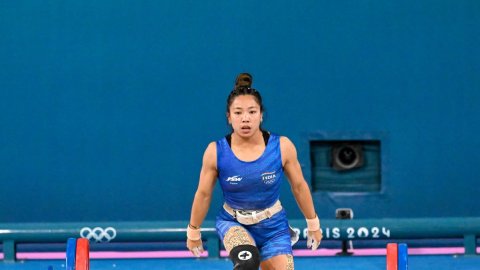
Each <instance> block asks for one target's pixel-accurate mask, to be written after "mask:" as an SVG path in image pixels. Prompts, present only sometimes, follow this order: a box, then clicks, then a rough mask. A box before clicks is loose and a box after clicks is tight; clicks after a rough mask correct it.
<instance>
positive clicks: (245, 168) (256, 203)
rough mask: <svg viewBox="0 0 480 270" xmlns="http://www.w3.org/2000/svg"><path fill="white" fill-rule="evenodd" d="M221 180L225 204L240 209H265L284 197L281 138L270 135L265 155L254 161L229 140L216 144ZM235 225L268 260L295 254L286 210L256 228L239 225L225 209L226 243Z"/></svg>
mask: <svg viewBox="0 0 480 270" xmlns="http://www.w3.org/2000/svg"><path fill="white" fill-rule="evenodd" d="M216 146H217V169H218V180H219V182H220V186H221V188H222V191H223V196H224V199H225V202H226V203H227V204H228V205H229V206H230V207H232V208H233V209H237V210H262V209H265V208H268V207H270V206H272V205H273V204H274V203H275V202H276V201H277V200H278V199H279V196H280V185H281V183H282V180H283V167H282V156H281V151H280V136H278V135H275V134H270V138H269V140H268V143H267V145H266V147H265V151H264V152H263V154H262V155H261V156H260V157H259V158H258V159H257V160H254V161H249V162H247V161H242V160H240V159H238V158H237V157H236V156H235V154H234V153H233V151H232V149H231V147H230V145H229V144H228V142H227V140H226V138H222V139H220V140H218V141H217V142H216ZM232 226H241V227H243V228H245V229H246V230H247V231H248V232H249V233H250V235H251V236H252V238H253V239H254V240H255V244H256V246H257V247H258V249H259V250H260V255H261V257H262V258H261V259H262V261H263V260H266V259H269V258H271V257H273V256H276V255H280V254H292V247H291V244H290V232H289V228H288V221H287V216H286V213H285V210H281V211H280V212H279V213H277V214H275V215H274V216H273V217H271V218H269V219H266V220H263V221H261V222H260V223H257V224H254V225H242V224H240V223H238V222H237V221H236V220H235V219H234V218H233V217H232V216H231V215H230V214H229V213H227V212H226V211H225V210H224V209H223V208H222V209H221V210H220V212H219V213H218V215H217V220H216V228H217V233H218V235H219V236H220V238H221V239H222V240H223V238H224V237H225V234H226V233H227V231H228V230H229V229H230V228H231V227H232Z"/></svg>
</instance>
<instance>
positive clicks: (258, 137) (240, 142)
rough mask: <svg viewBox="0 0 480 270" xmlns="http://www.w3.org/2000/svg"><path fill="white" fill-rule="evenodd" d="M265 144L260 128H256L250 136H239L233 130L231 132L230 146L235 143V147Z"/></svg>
mask: <svg viewBox="0 0 480 270" xmlns="http://www.w3.org/2000/svg"><path fill="white" fill-rule="evenodd" d="M259 144H261V145H265V142H264V141H263V134H262V131H261V130H260V129H258V130H257V131H256V132H255V133H254V134H253V135H252V136H250V137H247V138H245V137H241V136H239V135H238V134H236V133H235V132H233V134H232V146H233V145H235V146H237V147H248V146H255V145H259Z"/></svg>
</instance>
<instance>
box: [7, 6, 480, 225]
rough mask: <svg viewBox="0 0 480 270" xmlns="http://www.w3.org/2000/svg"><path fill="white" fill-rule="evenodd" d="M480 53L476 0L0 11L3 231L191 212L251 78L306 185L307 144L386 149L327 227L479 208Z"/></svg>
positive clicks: (470, 212) (323, 206) (326, 212)
mask: <svg viewBox="0 0 480 270" xmlns="http://www.w3.org/2000/svg"><path fill="white" fill-rule="evenodd" d="M479 48H480V2H479V1H476V0H471V1H467V0H464V1H437V0H436V1H433V0H431V1H425V0H423V1H413V0H412V1H366V0H365V1H333V2H332V1H284V0H281V1H262V2H258V1H213V0H212V1H186V0H182V1H87V0H85V1H53V0H52V1H1V2H0V63H1V68H0V109H1V114H0V181H1V182H0V183H1V184H0V222H22V221H90V220H92V221H117V220H119V221H120V220H186V219H188V217H189V212H190V206H191V202H192V198H193V194H194V191H195V189H196V185H197V180H198V174H199V169H200V166H201V158H202V153H203V151H204V149H205V147H206V145H207V144H208V143H209V142H210V141H212V140H215V139H217V138H220V137H221V136H223V135H224V134H225V133H227V132H228V130H229V129H228V127H227V125H226V121H225V113H224V110H225V99H226V96H227V95H228V92H229V90H230V89H231V87H232V85H233V80H234V77H235V75H236V74H237V73H239V72H244V71H248V72H250V73H252V74H253V75H254V77H255V78H254V79H255V81H254V86H255V87H256V88H257V89H259V90H260V91H261V93H262V95H263V96H264V99H265V105H266V108H267V112H266V115H265V119H266V127H267V128H268V129H269V130H271V131H274V132H277V133H280V134H283V135H286V136H288V137H289V138H290V139H291V140H292V141H293V142H294V143H295V144H296V145H297V150H298V154H299V159H300V161H301V163H302V166H303V169H304V173H305V177H306V179H307V181H310V176H311V172H310V160H309V158H310V149H309V141H310V140H322V139H334V140H336V139H379V140H381V144H382V191H381V192H379V193H371V194H365V193H363V194H354V193H343V194H338V193H323V192H317V193H315V194H314V197H315V202H316V206H317V210H318V212H319V215H320V217H329V218H331V217H333V216H334V210H335V208H338V207H351V208H353V209H354V211H355V217H364V218H367V217H368V218H377V217H434V216H435V217H436V216H479V215H480V208H478V207H475V206H476V205H477V203H476V202H477V198H476V196H477V195H478V194H479V191H480V188H479V187H478V176H479V175H480V166H479V164H480V163H479V161H480V151H478V149H480V140H479V139H478V134H479V132H480V127H479V126H480V125H479V124H478V122H479V120H478V119H479V115H480V106H479V104H480V94H479V91H480V79H479V78H480V49H479ZM282 192H283V202H284V205H286V208H287V210H288V212H289V216H290V217H291V218H300V217H301V214H300V212H299V210H298V208H297V206H296V204H295V201H294V199H293V197H292V195H291V194H290V192H289V187H288V184H287V183H285V185H284V188H283V191H282ZM220 205H221V192H220V190H219V189H218V187H217V190H216V193H215V198H214V201H213V202H212V208H211V211H210V213H209V215H208V218H209V219H212V218H213V217H214V215H215V212H216V211H217V209H218V208H219V206H220Z"/></svg>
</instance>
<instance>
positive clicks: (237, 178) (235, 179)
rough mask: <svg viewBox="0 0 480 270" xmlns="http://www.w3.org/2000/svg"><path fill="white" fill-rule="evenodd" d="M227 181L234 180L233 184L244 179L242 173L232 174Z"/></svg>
mask: <svg viewBox="0 0 480 270" xmlns="http://www.w3.org/2000/svg"><path fill="white" fill-rule="evenodd" d="M225 181H227V182H232V183H231V184H236V183H235V182H240V181H242V177H240V175H235V176H230V177H228V178H227V180H225Z"/></svg>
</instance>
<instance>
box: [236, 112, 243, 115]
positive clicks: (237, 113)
mask: <svg viewBox="0 0 480 270" xmlns="http://www.w3.org/2000/svg"><path fill="white" fill-rule="evenodd" d="M234 114H236V115H240V114H242V113H241V112H234Z"/></svg>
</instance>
